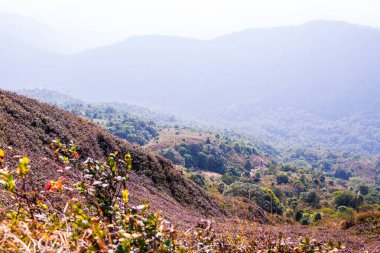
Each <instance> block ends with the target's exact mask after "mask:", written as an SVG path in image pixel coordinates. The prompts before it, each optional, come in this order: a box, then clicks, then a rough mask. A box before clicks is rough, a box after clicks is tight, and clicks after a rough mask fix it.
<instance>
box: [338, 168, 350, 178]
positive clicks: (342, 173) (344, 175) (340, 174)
mask: <svg viewBox="0 0 380 253" xmlns="http://www.w3.org/2000/svg"><path fill="white" fill-rule="evenodd" d="M334 176H335V177H336V178H340V179H344V180H348V179H350V177H351V176H352V173H351V172H348V171H346V170H344V169H337V170H336V171H335V174H334Z"/></svg>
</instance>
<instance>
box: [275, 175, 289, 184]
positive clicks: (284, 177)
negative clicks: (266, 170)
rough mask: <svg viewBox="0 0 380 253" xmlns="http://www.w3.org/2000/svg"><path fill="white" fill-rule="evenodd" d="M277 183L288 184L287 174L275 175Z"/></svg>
mask: <svg viewBox="0 0 380 253" xmlns="http://www.w3.org/2000/svg"><path fill="white" fill-rule="evenodd" d="M276 180H277V184H288V183H289V178H288V176H287V175H278V176H276Z"/></svg>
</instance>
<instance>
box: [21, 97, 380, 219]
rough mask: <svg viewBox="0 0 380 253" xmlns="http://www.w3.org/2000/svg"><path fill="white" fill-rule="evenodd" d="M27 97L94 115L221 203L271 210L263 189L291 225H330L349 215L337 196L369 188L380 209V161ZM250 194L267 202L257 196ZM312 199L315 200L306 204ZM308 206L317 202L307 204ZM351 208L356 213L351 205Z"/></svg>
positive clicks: (371, 202)
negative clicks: (238, 200)
mask: <svg viewBox="0 0 380 253" xmlns="http://www.w3.org/2000/svg"><path fill="white" fill-rule="evenodd" d="M23 93H24V94H26V95H29V96H33V97H35V98H39V99H42V100H45V101H49V102H50V103H53V104H59V106H61V107H62V108H65V109H67V110H70V111H72V112H74V113H76V114H78V115H82V116H85V117H88V118H89V119H91V120H93V121H94V122H96V123H98V124H100V125H102V126H104V127H105V128H106V129H107V130H108V131H109V132H110V133H112V134H114V135H116V136H119V137H120V138H124V139H126V140H128V141H133V142H135V143H137V144H139V145H141V146H143V149H144V150H147V151H149V152H154V153H156V154H159V155H161V156H163V157H165V158H167V159H168V160H170V161H171V162H172V163H173V164H175V165H176V166H177V168H178V169H179V170H181V171H183V173H184V175H185V176H186V177H187V178H189V179H191V180H192V181H194V183H196V184H198V185H199V186H200V187H202V188H204V189H205V190H207V191H208V192H209V193H211V194H212V195H213V196H216V197H217V198H219V199H224V198H225V197H227V196H232V197H233V198H234V197H243V198H248V199H249V200H250V202H251V203H254V204H255V205H258V206H260V207H261V208H262V209H264V210H265V211H267V212H270V208H269V205H270V199H271V197H270V194H268V192H265V191H266V189H270V190H271V191H273V194H274V196H275V197H276V198H278V205H276V206H277V207H276V208H278V213H279V214H280V215H282V214H283V213H287V214H286V217H287V219H288V220H287V222H293V221H299V220H297V219H295V213H296V212H298V211H302V212H304V213H305V215H306V214H307V215H309V216H308V218H307V219H306V220H307V223H310V224H313V223H314V222H313V221H312V218H313V216H312V215H317V213H319V212H320V213H322V214H323V215H325V216H326V218H327V220H329V219H332V220H334V219H335V220H339V219H341V218H342V217H344V214H343V213H340V212H339V211H338V209H337V207H338V206H336V205H335V203H334V199H335V197H336V195H337V194H338V195H339V194H340V192H349V194H353V192H357V191H358V190H359V188H360V187H368V191H369V192H368V194H367V195H366V196H363V197H362V198H363V199H362V200H365V201H364V205H363V206H361V205H360V208H361V209H363V210H364V209H368V208H370V209H371V208H375V209H376V206H377V205H379V204H380V192H379V190H378V184H379V182H380V181H379V177H378V170H379V168H378V166H377V165H376V164H378V163H379V160H377V159H376V157H367V156H360V155H356V154H351V153H346V152H341V151H336V150H326V149H307V148H303V149H291V148H288V149H287V150H281V152H279V151H278V150H275V149H273V148H272V147H270V146H268V145H266V144H265V143H262V142H258V141H256V140H255V139H251V138H250V137H249V136H247V135H244V134H239V133H236V132H231V131H223V130H218V129H213V130H210V128H209V129H208V128H202V127H199V126H197V125H196V124H192V125H189V124H186V123H184V122H175V121H174V122H173V121H171V120H168V119H172V117H168V116H165V115H160V114H157V113H153V112H149V111H147V110H145V109H143V108H140V109H138V110H136V109H137V108H138V107H133V106H124V107H119V106H118V105H117V104H107V105H104V104H101V103H100V104H99V103H97V104H91V103H87V104H86V103H78V102H77V101H75V100H74V99H72V98H70V97H67V96H66V97H65V99H64V98H63V97H64V96H63V95H60V94H59V93H56V92H53V91H47V90H25V91H24V92H23ZM54 97H55V98H56V99H55V100H56V102H54ZM60 101H61V102H60ZM144 118H145V120H144ZM146 120H147V121H146ZM132 136H133V138H132ZM249 192H251V193H253V192H255V194H258V195H261V196H264V198H263V199H260V198H257V197H254V196H253V198H252V196H250V194H248V193H249ZM309 197H310V199H311V200H310V199H309V200H307V199H308V198H309ZM251 198H252V199H251ZM308 201H312V202H313V201H316V203H314V204H313V203H312V206H309V205H310V203H309V202H308ZM361 204H363V203H361ZM345 205H348V207H350V208H352V204H350V203H346V204H345ZM305 217H306V216H305ZM279 218H280V220H281V219H283V217H279ZM289 218H291V219H289Z"/></svg>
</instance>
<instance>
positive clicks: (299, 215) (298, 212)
mask: <svg viewBox="0 0 380 253" xmlns="http://www.w3.org/2000/svg"><path fill="white" fill-rule="evenodd" d="M302 216H303V211H302V210H298V211H297V212H296V214H295V215H294V219H295V220H296V221H300V220H301V219H302Z"/></svg>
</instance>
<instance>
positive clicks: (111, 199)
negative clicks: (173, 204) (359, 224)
mask: <svg viewBox="0 0 380 253" xmlns="http://www.w3.org/2000/svg"><path fill="white" fill-rule="evenodd" d="M50 146H51V148H52V150H53V156H54V159H55V160H56V162H57V164H58V166H59V167H61V168H62V170H61V173H62V176H61V177H60V178H58V179H51V180H49V181H48V182H47V184H46V185H45V187H44V188H42V189H41V188H39V187H38V186H36V185H34V184H33V180H31V178H30V174H29V172H30V171H31V170H33V168H32V167H31V166H30V161H29V159H28V158H27V157H21V156H14V158H15V159H16V160H18V166H17V169H14V168H13V164H14V163H13V162H11V161H10V162H8V156H7V154H6V153H5V152H4V150H0V159H1V160H0V174H1V180H0V185H1V196H2V197H3V199H6V200H8V201H12V202H13V203H16V204H15V205H7V206H5V208H4V209H3V210H1V211H2V212H3V214H5V215H2V218H1V220H0V239H1V241H2V244H1V246H0V247H1V249H2V250H3V251H6V252H16V251H25V252H32V251H33V252H36V251H38V252H39V251H44V252H47V251H48V252H56V251H63V250H69V251H71V252H131V251H132V252H195V251H201V252H211V251H213V252H226V251H228V252H237V251H238V252H253V251H255V252H256V251H258V250H261V251H263V252H290V251H291V252H310V251H311V250H312V251H317V250H338V249H342V248H344V246H343V245H342V244H341V243H338V244H336V245H334V244H333V243H327V244H323V243H319V242H317V241H315V240H310V239H308V238H305V239H302V240H300V241H299V242H292V241H290V240H286V239H285V238H278V239H276V240H270V239H268V240H262V239H259V240H258V239H255V238H247V237H245V235H238V234H230V233H221V234H220V233H219V234H218V233H215V232H213V231H212V230H211V229H210V227H209V226H208V227H207V226H206V227H204V228H200V229H197V230H196V232H195V233H193V234H191V235H189V234H186V233H177V232H176V228H175V227H174V226H172V225H171V223H170V222H169V221H165V220H163V219H162V218H160V215H159V214H158V213H149V212H148V211H147V208H148V203H143V204H141V205H139V206H131V205H130V204H129V192H128V189H127V188H126V184H125V183H126V180H128V172H129V171H130V170H131V169H132V160H131V155H130V154H129V153H128V152H127V153H125V154H121V153H118V152H114V153H111V154H110V155H109V156H108V157H107V158H106V159H105V161H103V162H99V161H97V160H95V159H92V158H88V159H86V160H85V161H83V162H81V161H80V160H79V157H80V154H78V152H77V147H76V146H75V144H73V143H70V145H69V146H66V145H65V144H62V143H61V142H60V141H59V140H54V141H53V142H52V143H51V145H50ZM67 170H75V172H76V173H75V174H74V175H75V176H71V178H70V180H69V178H68V177H67V174H66V171H67Z"/></svg>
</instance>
